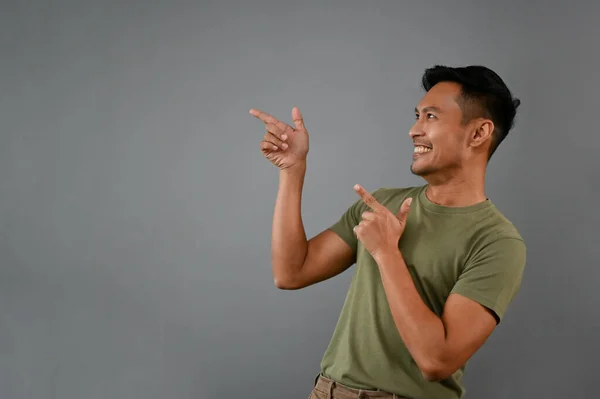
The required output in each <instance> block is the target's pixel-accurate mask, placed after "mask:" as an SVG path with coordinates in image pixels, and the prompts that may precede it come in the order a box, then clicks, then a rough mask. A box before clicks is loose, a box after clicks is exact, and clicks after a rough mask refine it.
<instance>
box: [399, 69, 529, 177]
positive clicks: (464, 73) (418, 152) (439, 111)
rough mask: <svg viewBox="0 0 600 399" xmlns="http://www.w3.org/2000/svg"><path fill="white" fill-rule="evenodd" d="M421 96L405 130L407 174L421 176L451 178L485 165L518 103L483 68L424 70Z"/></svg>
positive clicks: (510, 124) (508, 125)
mask: <svg viewBox="0 0 600 399" xmlns="http://www.w3.org/2000/svg"><path fill="white" fill-rule="evenodd" d="M422 85H423V88H424V89H425V91H426V94H425V96H424V97H423V98H422V99H421V101H420V103H419V104H418V105H417V107H416V108H415V115H416V122H415V124H414V125H413V127H412V129H411V131H410V137H411V138H412V139H413V142H414V144H415V153H414V157H413V159H414V161H413V164H412V165H411V171H412V172H413V173H414V174H416V175H419V176H422V177H433V176H439V177H440V178H442V176H453V175H456V174H460V173H461V171H463V172H464V171H467V172H468V171H469V169H472V168H477V167H481V168H483V169H485V165H486V164H487V162H488V161H489V159H490V158H491V156H492V154H493V153H494V152H495V151H496V149H497V148H498V146H499V145H500V143H501V142H502V141H503V140H504V138H505V137H506V136H507V134H508V132H509V131H510V129H512V127H513V125H514V118H515V115H516V111H517V108H518V106H519V104H520V100H518V99H516V98H513V97H512V94H511V92H510V90H509V89H508V88H507V87H506V85H505V84H504V82H503V80H502V79H501V78H500V77H499V76H498V75H497V74H496V73H495V72H494V71H492V70H490V69H488V68H486V67H483V66H467V67H458V68H453V67H446V66H435V67H433V68H429V69H427V70H425V73H424V74H423V77H422Z"/></svg>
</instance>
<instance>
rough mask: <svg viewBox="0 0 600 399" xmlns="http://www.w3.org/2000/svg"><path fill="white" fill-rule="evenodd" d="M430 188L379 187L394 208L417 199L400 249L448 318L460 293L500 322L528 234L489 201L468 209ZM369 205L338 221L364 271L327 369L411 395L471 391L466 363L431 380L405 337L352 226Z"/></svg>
mask: <svg viewBox="0 0 600 399" xmlns="http://www.w3.org/2000/svg"><path fill="white" fill-rule="evenodd" d="M426 188H427V186H426V185H425V186H422V187H409V188H381V189H379V190H376V191H374V192H373V196H374V197H375V198H376V199H377V200H378V201H379V202H380V203H381V204H382V205H384V206H386V207H387V208H388V209H389V210H390V211H392V212H393V213H394V214H397V212H398V210H399V209H400V205H401V203H402V202H403V201H404V200H405V199H406V198H408V197H412V198H413V202H412V204H411V207H410V212H409V215H408V220H407V224H406V228H405V230H404V233H403V234H402V237H401V239H400V242H399V249H400V251H401V253H402V255H403V258H404V260H405V262H406V265H407V267H408V270H409V272H410V274H411V276H412V279H413V282H414V284H415V287H416V289H417V291H418V292H419V294H420V295H421V298H422V299H423V301H424V302H425V304H426V305H427V306H428V307H429V308H430V309H431V310H432V311H433V312H434V313H435V314H437V315H438V316H440V317H441V316H442V312H443V309H444V303H445V302H446V299H447V298H448V296H449V295H450V293H457V294H460V295H463V296H465V297H468V298H471V299H473V300H474V301H477V302H478V303H480V304H481V305H483V306H485V307H487V308H489V309H490V310H492V311H493V313H494V314H495V316H496V320H497V322H498V323H499V322H500V321H501V320H502V318H503V316H504V313H505V312H506V309H507V307H508V305H509V303H510V302H511V301H512V299H513V298H514V296H515V294H516V293H517V291H518V289H519V287H520V285H521V278H522V275H523V269H524V266H525V257H526V256H525V252H526V251H525V244H524V242H523V239H522V238H521V236H520V235H519V233H518V231H517V229H516V228H515V227H514V226H513V224H512V223H511V222H510V221H509V220H508V219H506V218H505V217H504V216H503V215H502V214H501V213H500V211H499V210H498V209H497V208H496V207H495V205H494V204H493V203H492V202H491V201H490V200H489V199H488V200H486V201H484V202H481V203H478V204H476V205H472V206H468V207H446V206H441V205H438V204H435V203H433V202H431V201H429V199H428V198H427V196H426V194H425V191H426ZM368 209H369V208H368V207H367V205H366V204H364V203H363V201H362V200H360V199H359V200H357V201H356V202H355V203H354V204H353V205H352V206H351V207H350V208H349V209H348V210H347V211H346V212H345V214H344V215H343V216H342V217H341V218H340V219H339V221H337V222H336V223H335V224H333V225H332V226H331V227H330V229H331V230H332V231H334V232H335V233H337V234H338V235H339V236H340V237H341V238H342V239H343V240H344V241H345V242H346V243H348V245H349V246H350V247H351V248H352V249H353V250H354V251H355V253H356V271H355V274H354V276H353V279H352V283H351V285H350V288H349V291H348V294H347V297H346V300H345V303H344V306H343V308H342V311H341V314H340V317H339V320H338V322H337V326H336V328H335V331H334V333H333V336H332V338H331V341H330V343H329V346H328V348H327V350H326V351H325V354H324V356H323V359H322V361H321V373H322V374H323V375H325V376H326V377H329V378H331V379H333V380H335V381H338V382H340V383H342V384H344V385H347V386H350V387H353V388H362V389H379V390H383V391H387V392H391V393H395V394H397V395H399V396H405V397H408V398H415V399H429V398H433V399H446V398H448V399H450V398H452V399H454V398H460V397H462V396H463V394H464V392H465V389H464V387H463V385H462V383H461V377H462V375H463V372H464V368H465V366H464V365H463V367H461V368H460V369H459V370H457V371H456V372H455V373H454V374H453V375H452V376H451V377H449V378H447V379H445V380H442V381H436V382H429V381H427V380H425V379H424V377H423V376H422V374H421V372H420V370H419V368H418V366H417V364H416V363H415V361H414V360H413V358H412V356H411V354H410V352H409V351H408V349H407V348H406V346H405V345H404V343H403V341H402V338H401V337H400V334H399V332H398V330H397V328H396V325H395V324H394V320H393V318H392V314H391V311H390V307H389V304H388V301H387V297H386V294H385V292H384V290H383V285H382V282H381V276H380V274H379V269H378V266H377V264H376V263H375V261H374V259H373V258H372V257H371V255H370V254H369V253H368V252H367V251H366V249H365V248H364V247H363V246H362V245H361V243H360V242H359V241H358V240H357V238H356V236H355V235H354V232H353V231H352V228H353V227H354V226H355V225H357V224H358V223H359V222H360V220H361V215H362V213H363V212H364V211H366V210H368Z"/></svg>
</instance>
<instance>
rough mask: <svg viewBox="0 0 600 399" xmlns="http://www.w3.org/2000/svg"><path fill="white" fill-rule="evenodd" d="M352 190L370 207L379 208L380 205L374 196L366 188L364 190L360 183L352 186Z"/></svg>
mask: <svg viewBox="0 0 600 399" xmlns="http://www.w3.org/2000/svg"><path fill="white" fill-rule="evenodd" d="M354 191H356V193H357V194H358V195H359V196H360V198H362V200H363V202H364V203H365V204H367V205H368V206H369V207H371V209H373V210H375V211H377V210H379V209H381V207H382V206H383V205H381V204H380V203H379V202H377V200H376V199H375V197H373V196H372V195H371V194H370V193H369V192H368V191H367V190H365V189H364V188H363V187H362V186H361V185H360V184H357V185H355V186H354Z"/></svg>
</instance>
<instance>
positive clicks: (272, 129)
mask: <svg viewBox="0 0 600 399" xmlns="http://www.w3.org/2000/svg"><path fill="white" fill-rule="evenodd" d="M250 114H251V115H253V116H255V117H257V118H258V119H260V120H261V121H263V122H264V123H265V128H266V131H267V132H266V134H265V136H264V138H263V141H261V142H260V150H261V152H262V154H263V156H264V157H265V158H267V159H268V160H269V161H271V162H272V163H273V164H274V165H275V166H277V167H278V168H279V169H287V168H289V167H292V166H294V165H297V164H300V163H302V162H306V155H307V154H308V132H307V131H306V127H305V126H304V120H303V119H302V114H300V110H299V109H298V108H297V107H294V108H293V109H292V120H293V121H294V126H295V128H293V127H291V126H290V125H288V124H287V123H284V122H281V121H280V120H278V119H275V118H274V117H272V116H271V115H269V114H266V113H264V112H262V111H259V110H257V109H251V110H250Z"/></svg>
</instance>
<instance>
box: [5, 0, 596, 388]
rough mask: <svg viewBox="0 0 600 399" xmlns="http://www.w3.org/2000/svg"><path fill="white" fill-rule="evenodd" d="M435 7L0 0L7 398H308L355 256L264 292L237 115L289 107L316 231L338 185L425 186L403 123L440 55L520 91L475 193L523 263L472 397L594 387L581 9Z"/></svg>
mask: <svg viewBox="0 0 600 399" xmlns="http://www.w3.org/2000/svg"><path fill="white" fill-rule="evenodd" d="M452 3H453V4H454V5H450V2H446V1H439V2H430V1H427V2H399V1H389V2H383V1H374V2H359V1H355V2H348V1H343V2H337V3H332V2H322V1H317V0H314V1H311V2H307V1H302V2H301V1H294V2H271V4H268V3H266V2H250V1H248V2H242V1H239V2H231V1H221V2H220V3H219V2H217V1H214V2H197V1H196V2H193V1H187V2H184V1H172V0H171V1H166V0H165V1H137V2H135V1H123V0H120V1H117V0H107V1H99V0H98V1H82V0H78V1H75V0H73V1H58V0H57V1H41V0H38V1H4V2H2V8H1V11H0V34H1V36H0V50H1V53H0V55H1V60H0V140H1V141H0V190H1V191H0V222H1V224H0V238H1V239H0V397H1V398H2V399H42V398H44V399H47V398H61V399H82V398H85V399H96V398H97V399H100V398H103V399H104V398H144V399H154V398H156V399H159V398H160V399H163V398H177V399H184V398H215V397H219V398H233V397H244V398H281V397H285V398H305V397H307V396H308V393H309V391H310V389H311V388H312V380H313V377H314V375H315V374H316V373H317V372H318V366H319V361H320V358H321V355H322V353H323V351H324V349H325V347H326V345H327V343H328V340H329V337H330V336H331V333H332V331H333V328H334V326H335V323H336V320H337V316H338V313H339V311H340V308H341V306H342V303H343V301H344V297H345V293H346V290H347V288H348V284H349V282H350V279H351V276H352V273H353V271H354V268H352V269H350V270H349V271H347V272H346V273H344V274H342V275H341V276H339V277H337V278H335V279H333V280H330V281H327V282H324V283H321V284H318V285H316V286H313V287H310V288H307V289H305V290H301V291H295V292H285V291H279V290H277V289H276V288H275V287H274V285H273V282H272V277H271V274H270V264H269V246H270V229H271V218H272V211H273V205H274V200H275V195H276V190H277V183H278V181H277V177H278V174H277V171H276V170H275V168H274V167H273V166H271V165H270V164H269V163H268V162H267V161H266V160H264V159H263V158H262V157H261V155H260V152H259V142H260V140H261V139H262V136H263V133H264V130H263V125H262V124H261V123H260V122H259V121H257V120H255V119H254V118H253V117H251V116H250V115H249V114H248V109H249V108H251V107H256V108H260V109H263V110H265V111H268V112H270V113H272V114H274V115H276V116H278V117H280V118H282V119H284V120H285V121H288V122H289V121H290V119H291V109H292V107H293V106H294V105H297V106H299V107H300V110H301V111H302V112H303V114H304V116H305V120H306V125H307V127H308V129H309V133H310V135H311V136H310V137H311V152H310V154H309V169H308V175H307V178H306V184H305V191H304V199H303V215H304V220H305V225H306V229H307V233H308V234H309V235H310V236H312V235H314V234H316V233H318V232H319V231H321V230H322V229H324V228H326V227H327V226H329V225H330V224H331V223H333V222H334V221H335V220H337V218H338V217H339V216H340V215H341V214H342V213H343V212H344V211H345V209H346V207H347V206H349V205H350V204H351V203H352V202H353V201H355V199H356V194H355V193H354V192H353V190H352V185H353V184H355V183H360V184H362V185H364V186H365V187H366V188H368V189H371V190H373V189H376V188H378V187H380V186H406V185H413V184H420V183H421V181H420V180H419V179H418V178H416V177H414V176H412V175H410V173H409V165H410V159H411V156H410V154H411V143H410V140H409V138H408V130H409V128H410V126H411V124H412V123H413V108H414V106H415V104H416V103H417V102H418V100H419V99H420V97H421V95H422V92H421V90H420V88H419V79H420V76H421V73H422V71H423V70H424V68H426V67H429V66H432V65H433V64H435V63H444V64H450V65H464V64H471V63H477V64H484V65H487V66H490V67H492V68H493V69H495V70H497V71H498V72H499V73H500V74H501V75H502V76H503V77H504V78H505V79H506V81H507V82H508V84H509V85H510V87H511V89H513V90H514V92H515V94H516V95H517V96H519V97H520V98H521V99H522V101H523V105H522V108H521V109H520V112H519V116H518V120H517V125H516V128H515V130H514V131H513V132H512V133H511V135H510V136H509V137H508V139H507V140H506V142H505V143H504V144H502V146H501V147H500V149H499V150H498V152H497V154H496V155H495V156H494V158H493V160H492V162H491V165H490V169H489V176H488V178H489V183H488V186H487V193H488V195H489V196H490V197H491V198H492V200H493V201H494V202H495V203H496V204H497V206H498V207H499V208H500V209H501V210H502V211H503V212H504V213H505V214H506V215H507V216H508V217H509V218H510V219H511V220H512V221H513V222H514V223H515V224H516V225H517V227H518V228H519V229H520V231H521V233H522V235H523V236H524V237H525V239H526V240H527V244H528V248H529V252H528V254H529V258H528V267H527V269H526V273H525V276H524V282H523V286H522V291H521V293H520V294H519V296H518V297H517V299H516V300H515V302H514V303H513V306H512V307H511V309H510V310H509V312H508V314H507V317H506V320H505V322H504V323H503V324H502V325H501V326H500V327H499V328H498V330H497V331H496V332H495V333H494V335H493V336H492V338H491V339H490V340H489V341H488V343H487V345H486V346H485V347H484V349H483V350H481V352H479V353H478V354H477V355H476V356H475V357H474V358H473V359H472V361H471V364H470V365H469V367H468V368H467V374H466V384H467V389H468V393H467V397H468V398H472V399H473V398H488V399H500V398H515V399H516V398H541V397H544V398H564V397H571V398H574V397H590V395H591V394H592V393H593V392H594V391H596V383H597V377H596V374H597V373H596V372H597V357H598V355H599V350H600V343H599V339H598V331H599V328H600V312H599V310H598V309H599V305H600V293H599V292H598V290H597V286H598V282H599V278H600V267H599V266H600V250H599V248H600V245H598V243H599V238H598V233H597V232H598V225H599V223H600V217H599V215H600V211H599V210H598V203H599V200H598V185H599V184H600V179H599V177H600V176H599V175H600V162H599V160H598V159H599V157H598V150H599V147H600V139H599V134H598V121H597V118H598V110H599V109H600V100H599V99H598V96H597V93H598V88H599V85H600V78H599V77H598V70H600V55H599V53H598V51H596V50H594V49H597V44H598V37H600V25H598V24H597V16H598V15H599V14H600V5H599V3H598V2H595V3H594V2H580V4H579V8H574V7H573V5H558V2H555V3H556V4H552V2H521V1H516V0H515V1H508V2H507V1H504V2H500V1H461V2H452ZM592 3H594V4H595V5H592Z"/></svg>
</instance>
